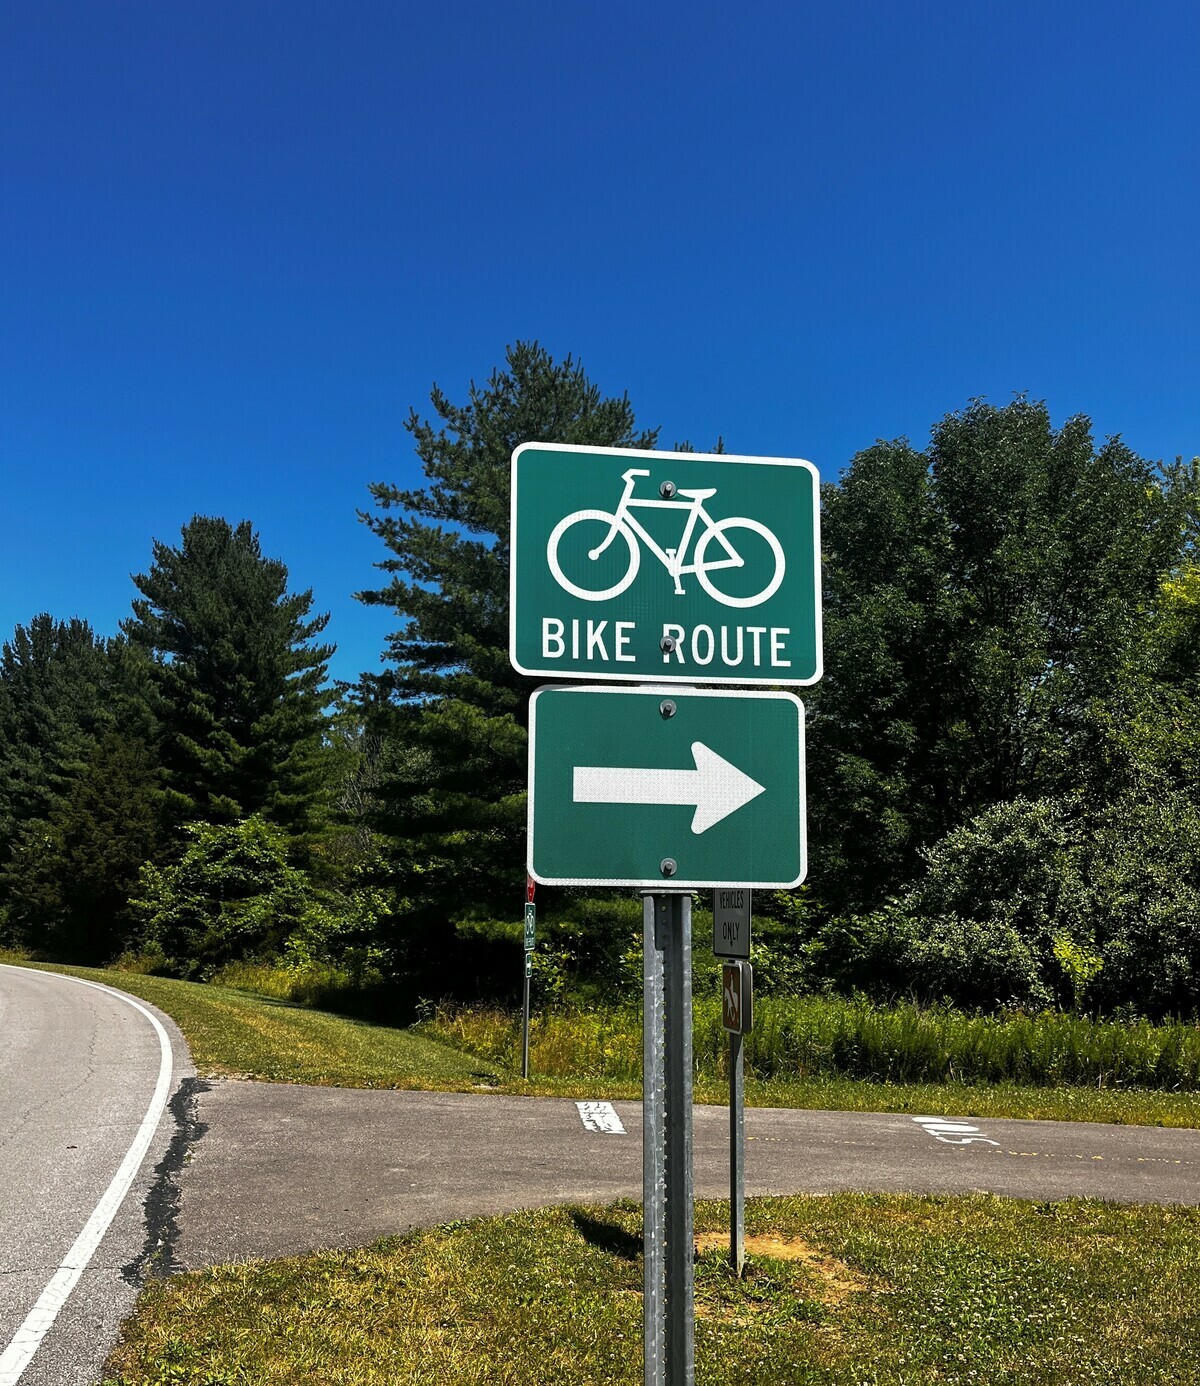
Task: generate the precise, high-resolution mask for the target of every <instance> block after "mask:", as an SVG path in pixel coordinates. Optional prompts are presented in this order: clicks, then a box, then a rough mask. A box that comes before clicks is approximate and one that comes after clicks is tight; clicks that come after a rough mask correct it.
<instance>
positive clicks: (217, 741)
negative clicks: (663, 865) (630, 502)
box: [0, 343, 1200, 1014]
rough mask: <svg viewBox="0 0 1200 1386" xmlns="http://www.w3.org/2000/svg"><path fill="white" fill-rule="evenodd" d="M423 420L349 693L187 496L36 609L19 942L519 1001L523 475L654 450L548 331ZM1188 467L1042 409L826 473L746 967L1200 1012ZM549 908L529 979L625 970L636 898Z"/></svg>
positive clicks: (883, 991) (781, 974) (843, 986)
mask: <svg viewBox="0 0 1200 1386" xmlns="http://www.w3.org/2000/svg"><path fill="white" fill-rule="evenodd" d="M431 404H432V414H431V416H430V417H424V416H422V415H420V414H418V413H417V412H416V411H415V410H414V411H413V412H412V413H411V414H410V416H409V419H408V421H407V429H408V432H409V434H410V436H411V438H412V442H413V445H414V447H415V451H416V455H417V458H418V459H419V461H420V464H421V467H422V469H423V473H424V478H425V481H424V484H423V485H422V486H420V487H416V488H410V489H404V488H400V487H396V486H394V485H391V484H388V483H385V482H379V483H375V484H372V485H371V486H370V488H369V490H370V496H371V500H372V502H373V504H372V506H371V507H370V508H369V509H367V510H365V511H363V512H361V519H362V521H363V522H364V523H365V524H366V525H367V526H368V527H369V528H370V530H371V532H372V533H373V534H374V535H375V536H377V538H378V539H379V540H380V542H381V546H382V550H383V556H382V557H381V559H380V561H379V563H378V565H377V566H378V568H379V569H380V570H381V571H382V574H383V578H384V581H383V583H382V584H381V585H377V586H374V587H369V588H367V589H366V590H364V591H362V592H360V593H358V594H357V595H358V597H359V598H360V599H361V600H363V601H364V602H367V603H370V604H373V605H378V606H381V607H384V608H386V609H388V610H389V611H391V612H394V613H395V615H396V617H397V627H396V631H395V633H394V634H393V635H392V636H391V637H390V639H389V642H388V648H387V651H386V668H385V670H384V672H382V673H378V674H364V675H363V676H362V677H361V679H360V680H359V681H358V683H357V684H355V685H353V686H339V687H338V688H336V689H331V688H330V687H329V685H328V660H329V657H330V655H331V654H332V646H330V645H328V644H323V643H321V637H322V636H323V635H324V633H325V631H326V628H327V624H328V617H327V616H323V615H314V614H313V610H312V605H313V598H312V593H311V591H302V592H293V591H291V590H290V588H289V574H288V570H287V568H286V567H285V565H284V564H283V563H282V562H281V561H279V560H278V559H274V558H270V557H267V556H265V555H264V554H263V553H262V551H261V547H260V544H259V540H258V537H257V535H256V533H255V532H254V529H253V527H252V525H251V524H250V522H248V521H242V522H240V523H237V524H231V523H230V522H228V521H227V520H224V519H221V518H214V517H203V516H196V517H194V518H193V519H192V520H191V521H189V522H188V523H187V524H186V525H185V526H184V527H183V530H182V533H181V536H180V539H179V542H178V543H177V544H167V543H164V542H159V541H155V542H154V544H153V548H152V551H151V562H150V564H149V566H148V569H147V571H146V572H145V573H143V574H140V575H137V576H136V577H135V578H134V583H135V586H136V589H137V591H138V596H137V598H136V599H135V601H134V602H133V605H132V609H131V614H130V616H129V617H128V619H127V620H125V621H124V622H122V625H121V630H120V633H119V634H118V635H117V636H115V637H100V636H97V635H96V634H95V633H94V632H93V631H92V630H91V629H90V628H89V627H88V626H87V625H86V623H84V622H82V621H80V620H78V619H67V620H55V619H53V618H51V617H50V616H48V615H39V616H36V617H34V618H33V619H32V620H31V621H30V622H29V623H28V625H22V626H19V627H18V628H17V630H16V631H15V632H14V634H13V636H12V638H11V639H10V640H8V641H7V642H6V643H5V644H4V645H3V647H2V649H0V941H6V942H8V943H10V944H14V945H16V946H19V947H24V948H27V949H32V950H34V951H38V952H40V953H43V954H45V955H48V956H56V957H62V958H68V959H70V960H73V961H101V960H104V959H107V958H111V957H113V956H115V955H116V954H119V953H121V952H122V951H134V952H141V953H143V954H151V955H153V956H155V957H157V958H158V959H160V965H161V966H162V967H163V968H164V969H166V970H174V971H175V972H177V973H178V974H180V975H186V976H208V975H212V974H213V973H214V972H215V971H216V970H218V969H219V968H220V967H221V966H222V965H223V964H224V963H226V962H230V961H235V960H237V959H245V958H277V957H283V958H284V959H285V960H287V961H288V962H289V963H290V964H291V965H294V966H297V967H299V966H305V965H313V964H318V963H319V964H324V965H328V966H332V967H337V968H341V969H343V970H344V971H346V972H347V974H348V975H350V976H352V977H354V978H356V979H358V980H359V981H362V980H363V979H369V980H374V981H377V982H393V983H403V984H404V985H407V986H408V987H409V988H410V989H413V991H414V994H420V995H426V996H431V995H437V994H441V993H443V992H446V991H449V990H451V989H453V988H454V987H458V988H459V989H461V990H462V991H464V992H466V993H468V994H476V993H479V992H481V991H488V990H495V989H496V988H497V987H498V986H499V987H500V989H503V986H504V985H506V984H507V980H508V979H509V978H510V977H511V975H512V972H513V969H512V967H511V957H510V954H511V950H512V948H513V944H514V939H515V937H516V929H517V921H518V919H519V904H520V901H521V900H522V898H523V884H524V871H523V861H524V792H525V755H526V717H527V708H528V700H529V695H530V693H531V692H532V689H533V687H534V686H535V684H536V681H535V680H531V679H528V678H525V677H523V676H522V675H520V674H517V673H516V672H515V671H514V670H513V669H512V667H511V666H510V664H509V662H508V656H507V625H508V611H507V601H508V579H507V569H508V560H509V535H508V516H509V495H508V490H509V458H510V456H511V453H512V451H513V449H514V448H515V447H516V446H517V445H518V444H520V443H522V442H526V441H533V440H537V441H546V442H560V443H577V444H585V445H591V446H600V447H639V448H646V447H654V446H656V445H657V444H658V439H659V433H658V430H657V429H653V428H651V429H647V428H644V427H641V426H639V425H638V423H637V422H636V420H635V416H634V410H633V407H632V405H631V403H630V401H629V399H628V397H627V396H626V395H621V396H606V395H605V394H604V393H603V392H602V391H601V390H600V389H599V388H598V387H597V386H596V385H595V384H594V383H592V382H591V381H590V380H589V379H588V377H587V375H586V373H585V372H584V370H583V369H582V367H581V366H580V365H579V364H578V362H576V361H574V360H573V359H571V358H567V359H565V360H561V361H556V360H554V359H553V358H552V357H551V356H550V355H549V354H548V353H547V352H546V351H544V350H543V349H542V348H540V347H539V346H538V345H537V344H536V343H518V344H517V345H515V346H514V347H512V348H510V349H509V351H508V352H507V354H506V359H505V363H504V365H503V366H502V367H501V368H499V369H497V370H496V371H495V372H494V373H493V374H492V375H491V376H490V377H489V378H488V379H487V380H486V381H484V382H483V383H482V384H478V385H476V384H474V383H473V384H472V385H471V386H470V388H469V390H468V392H467V395H466V398H465V400H464V401H463V402H461V403H455V402H453V401H452V400H451V399H450V398H449V397H448V396H447V395H446V394H445V393H444V392H443V391H441V390H440V389H437V388H436V387H435V388H434V390H433V391H432V394H431ZM675 446H676V447H677V448H683V449H687V448H688V444H686V443H683V444H678V443H677V444H676V445H675ZM718 446H720V445H718ZM1198 479H1200V478H1198V472H1197V464H1196V463H1195V462H1194V461H1193V462H1191V463H1187V464H1185V463H1182V462H1178V461H1177V462H1174V463H1170V464H1168V465H1166V466H1162V465H1158V464H1155V463H1152V462H1149V461H1147V460H1145V459H1143V458H1140V457H1138V456H1137V455H1135V454H1134V453H1133V452H1132V451H1131V450H1130V449H1129V448H1128V447H1127V446H1126V445H1125V444H1124V443H1123V442H1121V440H1119V439H1108V440H1106V441H1102V442H1100V443H1097V441H1096V440H1095V439H1094V438H1093V436H1092V430H1091V426H1090V423H1089V421H1088V420H1087V419H1086V418H1083V417H1076V418H1072V419H1069V420H1068V421H1067V422H1066V423H1064V424H1063V425H1062V426H1061V427H1060V428H1057V429H1056V428H1055V427H1054V426H1053V424H1052V422H1051V420H1050V417H1049V414H1048V411H1047V409H1046V407H1045V406H1044V405H1043V404H1040V403H1037V402H1034V401H1030V400H1028V399H1026V398H1023V397H1021V398H1017V399H1015V400H1013V401H1012V402H1011V403H1009V404H1007V405H1005V406H1002V407H998V406H994V405H991V404H988V403H986V402H983V401H973V402H971V403H969V404H968V405H967V406H966V407H965V408H964V409H962V410H961V411H958V412H956V413H952V414H949V415H947V416H946V417H945V418H943V419H942V420H941V421H940V422H939V423H937V424H936V425H935V426H934V428H933V430H932V434H931V437H930V441H929V443H928V445H927V446H925V447H923V448H918V447H916V446H914V445H913V444H911V443H910V442H908V441H907V440H897V441H892V442H883V441H880V442H877V443H875V444H873V445H872V446H871V447H868V448H866V449H865V450H864V451H862V452H860V453H858V454H857V455H856V456H855V457H854V458H853V459H851V461H850V462H849V464H848V465H847V467H846V468H845V470H844V472H843V473H842V475H841V477H840V478H839V479H838V480H829V481H827V482H826V484H825V485H824V487H823V497H822V511H823V514H822V548H823V583H824V612H825V668H826V673H825V677H824V679H823V680H822V682H821V683H820V684H819V685H817V686H816V687H814V688H812V689H809V690H805V699H804V701H805V704H806V708H807V715H808V734H807V736H808V758H809V770H808V780H809V805H808V811H809V842H810V861H811V867H810V877H809V881H808V882H807V883H806V885H805V886H804V887H802V888H801V889H800V890H799V891H796V892H787V893H780V894H779V895H776V896H773V897H771V898H768V899H763V900H759V901H757V902H756V913H757V915H758V917H759V919H760V921H761V929H760V936H761V938H762V939H763V942H764V945H765V947H764V952H763V954H762V975H763V977H764V979H766V980H768V982H769V983H770V982H774V984H776V985H780V986H794V987H799V986H804V987H833V988H837V989H840V990H845V991H854V990H863V991H867V992H869V993H872V994H875V995H895V994H905V995H914V996H919V997H921V998H923V999H938V998H943V997H944V998H948V999H951V1000H954V1001H957V1002H959V1003H961V1004H966V1005H972V1006H988V1007H990V1006H1021V1007H1040V1006H1044V1005H1052V1004H1074V1005H1081V1004H1089V1005H1095V1006H1100V1007H1103V1008H1106V1009H1120V1008H1126V1009H1128V1010H1131V1011H1138V1012H1145V1013H1154V1014H1162V1013H1167V1012H1175V1013H1191V1012H1192V1011H1193V1010H1194V1009H1195V999H1194V996H1195V984H1196V980H1197V976H1198V975H1200V868H1198V866H1197V863H1198V862H1200V791H1198V790H1197V784H1198V783H1200V780H1198V777H1197V773H1196V772H1197V768H1198V767H1197V759H1198V756H1200V717H1198V716H1197V713H1198V712H1200V704H1198V701H1197V700H1198V697H1200V685H1198V679H1200V661H1198V658H1197V656H1198V654H1200V567H1198V565H1197V556H1196V534H1197V520H1198V515H1200V507H1198V506H1197V495H1198V490H1197V483H1198ZM539 898H540V897H539ZM543 915H544V916H546V917H547V918H548V919H549V920H550V922H551V925H552V927H551V932H550V942H551V948H550V950H549V951H548V952H547V953H546V955H545V957H546V959H547V961H545V963H544V965H545V966H547V967H550V966H551V965H552V964H553V963H554V959H558V964H557V965H559V966H560V967H561V969H562V970H563V971H564V973H565V974H566V975H567V976H568V978H569V980H570V981H571V982H572V983H573V984H579V985H595V986H602V985H604V984H605V983H607V984H610V985H616V984H617V982H618V981H619V979H620V978H621V977H622V976H623V975H624V974H625V972H626V971H627V970H628V956H627V955H628V952H629V949H630V947H631V945H632V943H633V941H634V940H633V937H632V931H631V929H630V920H629V909H628V907H627V902H625V901H623V900H620V899H617V898H615V897H614V896H611V895H610V896H609V897H606V898H604V899H594V898H593V899H589V898H587V897H586V896H581V895H579V894H578V893H574V892H570V891H561V892H556V893H554V894H553V895H551V898H550V899H549V900H548V901H547V902H546V905H545V906H544V907H543ZM500 978H503V979H504V981H503V982H499V981H498V979H500Z"/></svg>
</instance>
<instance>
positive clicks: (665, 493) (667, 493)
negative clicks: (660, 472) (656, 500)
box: [658, 481, 677, 500]
mask: <svg viewBox="0 0 1200 1386" xmlns="http://www.w3.org/2000/svg"><path fill="white" fill-rule="evenodd" d="M676 489H677V488H676V486H675V483H674V482H673V481H664V482H663V484H662V485H661V486H660V487H659V488H658V494H659V495H660V496H661V497H662V498H663V500H670V499H671V497H672V496H673V495H674V494H675V491H676Z"/></svg>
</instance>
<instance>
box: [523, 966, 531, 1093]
mask: <svg viewBox="0 0 1200 1386" xmlns="http://www.w3.org/2000/svg"><path fill="white" fill-rule="evenodd" d="M530 961H531V955H530V954H529V953H526V954H525V1000H524V1002H523V1005H522V1012H521V1017H522V1018H521V1077H522V1078H528V1077H529V974H530V972H531V970H532V969H531V968H530Z"/></svg>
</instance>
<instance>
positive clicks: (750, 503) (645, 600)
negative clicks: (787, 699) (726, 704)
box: [509, 443, 821, 686]
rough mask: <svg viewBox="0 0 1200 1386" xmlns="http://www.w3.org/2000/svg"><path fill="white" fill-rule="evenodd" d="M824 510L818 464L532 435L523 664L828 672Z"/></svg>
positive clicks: (750, 675)
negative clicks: (824, 660) (586, 444)
mask: <svg viewBox="0 0 1200 1386" xmlns="http://www.w3.org/2000/svg"><path fill="white" fill-rule="evenodd" d="M818 518H819V496H818V480H817V473H816V469H815V468H814V467H813V466H812V464H811V463H809V462H803V461H800V460H796V459H789V458H782V457H730V456H726V455H723V454H718V455H713V456H705V455H703V454H699V453H677V452H642V451H635V450H632V449H620V448H582V447H569V446H566V445H565V444H557V443H556V444H550V443H526V444H524V445H523V446H522V447H519V448H518V449H517V450H516V452H514V453H513V459H512V554H511V566H510V640H509V655H510V658H511V659H512V662H513V665H514V667H515V668H517V669H519V670H520V671H521V672H522V673H525V674H539V675H547V676H549V677H551V678H570V677H573V676H575V677H577V676H579V675H580V674H582V675H584V676H587V677H591V678H596V679H603V680H610V679H615V680H627V681H630V682H646V681H652V682H655V683H660V682H664V681H668V682H678V683H689V684H698V683H699V684H721V683H736V684H743V685H744V684H754V683H767V684H772V685H775V686H778V685H781V684H810V683H815V682H816V681H817V679H819V678H820V676H821V619H820V582H819V574H820V569H819V555H820V544H819V540H818Z"/></svg>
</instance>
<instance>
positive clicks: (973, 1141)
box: [0, 1116, 1000, 1386]
mask: <svg viewBox="0 0 1200 1386" xmlns="http://www.w3.org/2000/svg"><path fill="white" fill-rule="evenodd" d="M913 1120H914V1121H915V1122H916V1123H917V1124H918V1125H919V1126H920V1127H921V1128H922V1129H923V1130H924V1131H926V1132H928V1134H929V1135H931V1136H932V1137H933V1139H934V1140H935V1141H941V1143H942V1144H943V1145H999V1144H1000V1142H999V1141H994V1140H991V1139H990V1138H989V1137H987V1136H985V1135H983V1134H982V1133H981V1132H980V1130H979V1127H978V1126H972V1125H971V1124H970V1122H966V1121H947V1120H946V1118H945V1117H925V1116H922V1117H918V1116H915V1117H913ZM0 1386H3V1382H0Z"/></svg>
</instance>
